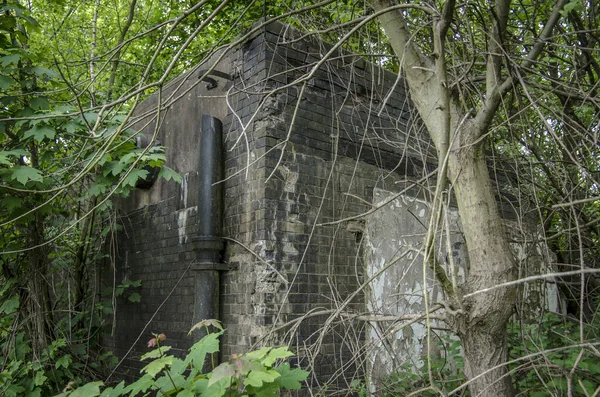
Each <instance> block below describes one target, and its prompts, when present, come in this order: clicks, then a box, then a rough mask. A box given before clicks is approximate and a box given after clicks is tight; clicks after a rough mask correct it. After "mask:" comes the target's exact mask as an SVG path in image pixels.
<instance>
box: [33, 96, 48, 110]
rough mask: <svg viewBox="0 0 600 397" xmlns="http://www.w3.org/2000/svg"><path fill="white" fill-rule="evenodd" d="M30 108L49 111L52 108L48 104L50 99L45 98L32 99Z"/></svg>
mask: <svg viewBox="0 0 600 397" xmlns="http://www.w3.org/2000/svg"><path fill="white" fill-rule="evenodd" d="M29 106H30V107H31V108H32V109H35V110H47V109H48V108H50V103H49V102H48V99H46V98H44V97H37V98H32V99H31V100H30V101H29Z"/></svg>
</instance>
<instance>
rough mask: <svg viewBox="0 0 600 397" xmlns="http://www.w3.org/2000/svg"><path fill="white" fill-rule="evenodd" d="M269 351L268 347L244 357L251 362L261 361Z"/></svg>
mask: <svg viewBox="0 0 600 397" xmlns="http://www.w3.org/2000/svg"><path fill="white" fill-rule="evenodd" d="M269 350H271V348H270V347H261V348H260V349H258V350H254V351H251V352H249V353H246V354H245V356H246V357H248V358H249V359H251V360H262V359H263V358H264V357H265V356H266V355H267V353H268V352H269Z"/></svg>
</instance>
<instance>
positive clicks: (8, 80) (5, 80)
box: [0, 75, 16, 90]
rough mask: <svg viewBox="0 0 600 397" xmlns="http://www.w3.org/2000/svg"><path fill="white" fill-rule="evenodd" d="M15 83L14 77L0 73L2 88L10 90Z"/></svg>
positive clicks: (0, 86)
mask: <svg viewBox="0 0 600 397" xmlns="http://www.w3.org/2000/svg"><path fill="white" fill-rule="evenodd" d="M14 83H16V81H15V79H13V78H12V77H8V76H2V75H0V90H8V89H9V88H10V86H11V85H13V84H14Z"/></svg>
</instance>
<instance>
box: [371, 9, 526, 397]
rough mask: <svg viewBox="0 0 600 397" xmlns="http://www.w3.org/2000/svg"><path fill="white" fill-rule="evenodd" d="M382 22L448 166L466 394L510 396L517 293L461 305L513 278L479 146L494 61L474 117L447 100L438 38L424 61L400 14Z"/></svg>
mask: <svg viewBox="0 0 600 397" xmlns="http://www.w3.org/2000/svg"><path fill="white" fill-rule="evenodd" d="M372 4H373V7H374V9H375V10H376V11H382V10H384V9H386V8H389V7H392V6H393V2H392V1H390V0H373V1H372ZM501 4H503V3H501ZM452 12H453V10H448V9H444V12H443V16H442V20H440V21H438V22H437V23H436V24H435V26H436V29H435V32H434V33H435V34H439V35H441V34H445V29H443V27H445V26H447V25H448V24H449V22H450V19H451V18H452ZM444 18H445V19H444ZM380 21H381V24H382V26H383V29H384V31H385V32H386V35H387V36H388V38H389V39H390V43H391V44H392V47H393V49H394V52H395V53H396V55H397V56H398V58H400V59H401V60H402V62H403V64H402V65H401V66H402V68H403V72H404V73H405V76H406V80H407V83H408V87H409V91H410V94H411V99H412V100H413V103H414V104H415V107H416V108H417V111H418V112H419V115H420V116H421V118H422V119H423V122H424V123H425V125H426V127H427V130H428V132H429V135H430V136H431V138H432V141H433V142H434V144H435V146H436V148H437V153H438V164H439V165H440V170H441V171H439V172H443V171H444V172H445V170H446V168H445V166H444V164H445V162H446V159H447V160H448V165H447V175H448V179H449V182H450V183H451V186H452V187H453V188H454V193H455V197H456V203H457V206H458V209H459V213H460V217H461V220H462V224H463V233H464V237H465V241H466V244H467V250H468V256H469V265H470V270H469V274H468V277H467V281H466V282H465V284H464V285H462V286H461V288H460V291H458V292H456V291H446V293H447V294H448V295H453V296H451V299H450V300H451V302H452V301H455V302H458V306H459V307H457V308H455V309H457V310H456V313H457V314H454V315H451V319H450V321H449V322H450V325H451V327H452V328H453V330H454V331H455V332H456V334H457V335H458V336H459V337H460V339H461V342H462V345H463V349H464V357H465V374H466V376H467V378H468V379H469V381H470V383H469V387H470V390H471V395H473V396H489V397H492V396H494V397H496V396H512V395H514V390H513V387H512V382H511V378H510V376H509V374H508V369H507V367H506V365H503V363H506V361H507V358H508V355H507V352H508V346H507V342H506V327H507V323H508V320H509V318H510V316H511V314H512V312H513V308H514V303H515V300H516V288H515V287H509V288H497V289H493V290H492V291H491V292H487V293H481V294H475V295H472V296H471V297H470V298H468V299H463V298H462V296H464V295H466V294H469V293H473V292H476V291H479V290H482V289H486V288H489V287H493V286H495V285H498V284H500V283H503V282H507V281H512V280H514V279H515V276H516V271H515V270H516V268H515V266H514V258H513V256H512V253H511V250H510V246H509V244H508V237H507V235H506V231H505V229H504V224H503V221H502V218H501V216H500V212H499V210H498V204H497V201H496V197H495V194H494V189H493V187H492V184H491V181H490V176H489V171H488V167H487V164H486V161H485V156H484V150H483V139H482V137H483V136H484V134H485V133H486V132H487V131H488V129H489V125H490V123H491V120H492V118H493V116H494V114H495V112H496V109H497V106H498V104H499V103H500V92H501V91H500V87H499V84H500V83H501V81H499V79H498V76H499V71H498V68H499V67H500V65H499V62H496V61H495V60H494V59H492V60H490V65H491V70H490V71H489V73H488V80H489V82H490V87H488V89H487V95H486V100H485V101H484V104H483V105H482V107H481V109H479V111H478V113H477V115H476V116H475V117H472V116H470V115H467V114H465V113H463V112H462V111H461V110H460V109H461V107H460V104H459V103H458V101H457V99H456V98H455V97H453V96H451V95H450V93H449V89H448V86H449V85H448V82H447V76H446V74H445V67H443V65H440V63H444V62H445V60H444V56H445V54H444V48H443V46H444V40H443V37H438V38H437V42H436V52H437V53H436V54H434V55H432V56H431V57H427V56H425V55H424V54H423V53H422V52H421V51H420V49H419V48H418V47H417V46H415V44H414V42H412V41H411V39H412V36H411V35H410V32H409V30H408V28H407V26H406V23H405V21H404V17H403V15H402V12H401V11H399V10H398V9H395V10H390V12H388V13H385V14H382V15H381V16H380ZM439 26H441V27H442V28H438V27H439ZM500 28H502V26H500ZM501 30H502V29H500V30H499V31H498V32H501ZM498 34H499V33H498Z"/></svg>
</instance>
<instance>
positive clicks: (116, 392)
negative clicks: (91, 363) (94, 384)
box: [100, 380, 125, 397]
mask: <svg viewBox="0 0 600 397" xmlns="http://www.w3.org/2000/svg"><path fill="white" fill-rule="evenodd" d="M124 389H125V381H123V380H122V381H121V383H119V384H118V385H116V386H115V387H114V388H113V387H109V388H106V389H104V391H102V394H100V397H119V396H122V395H123V390H124Z"/></svg>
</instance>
